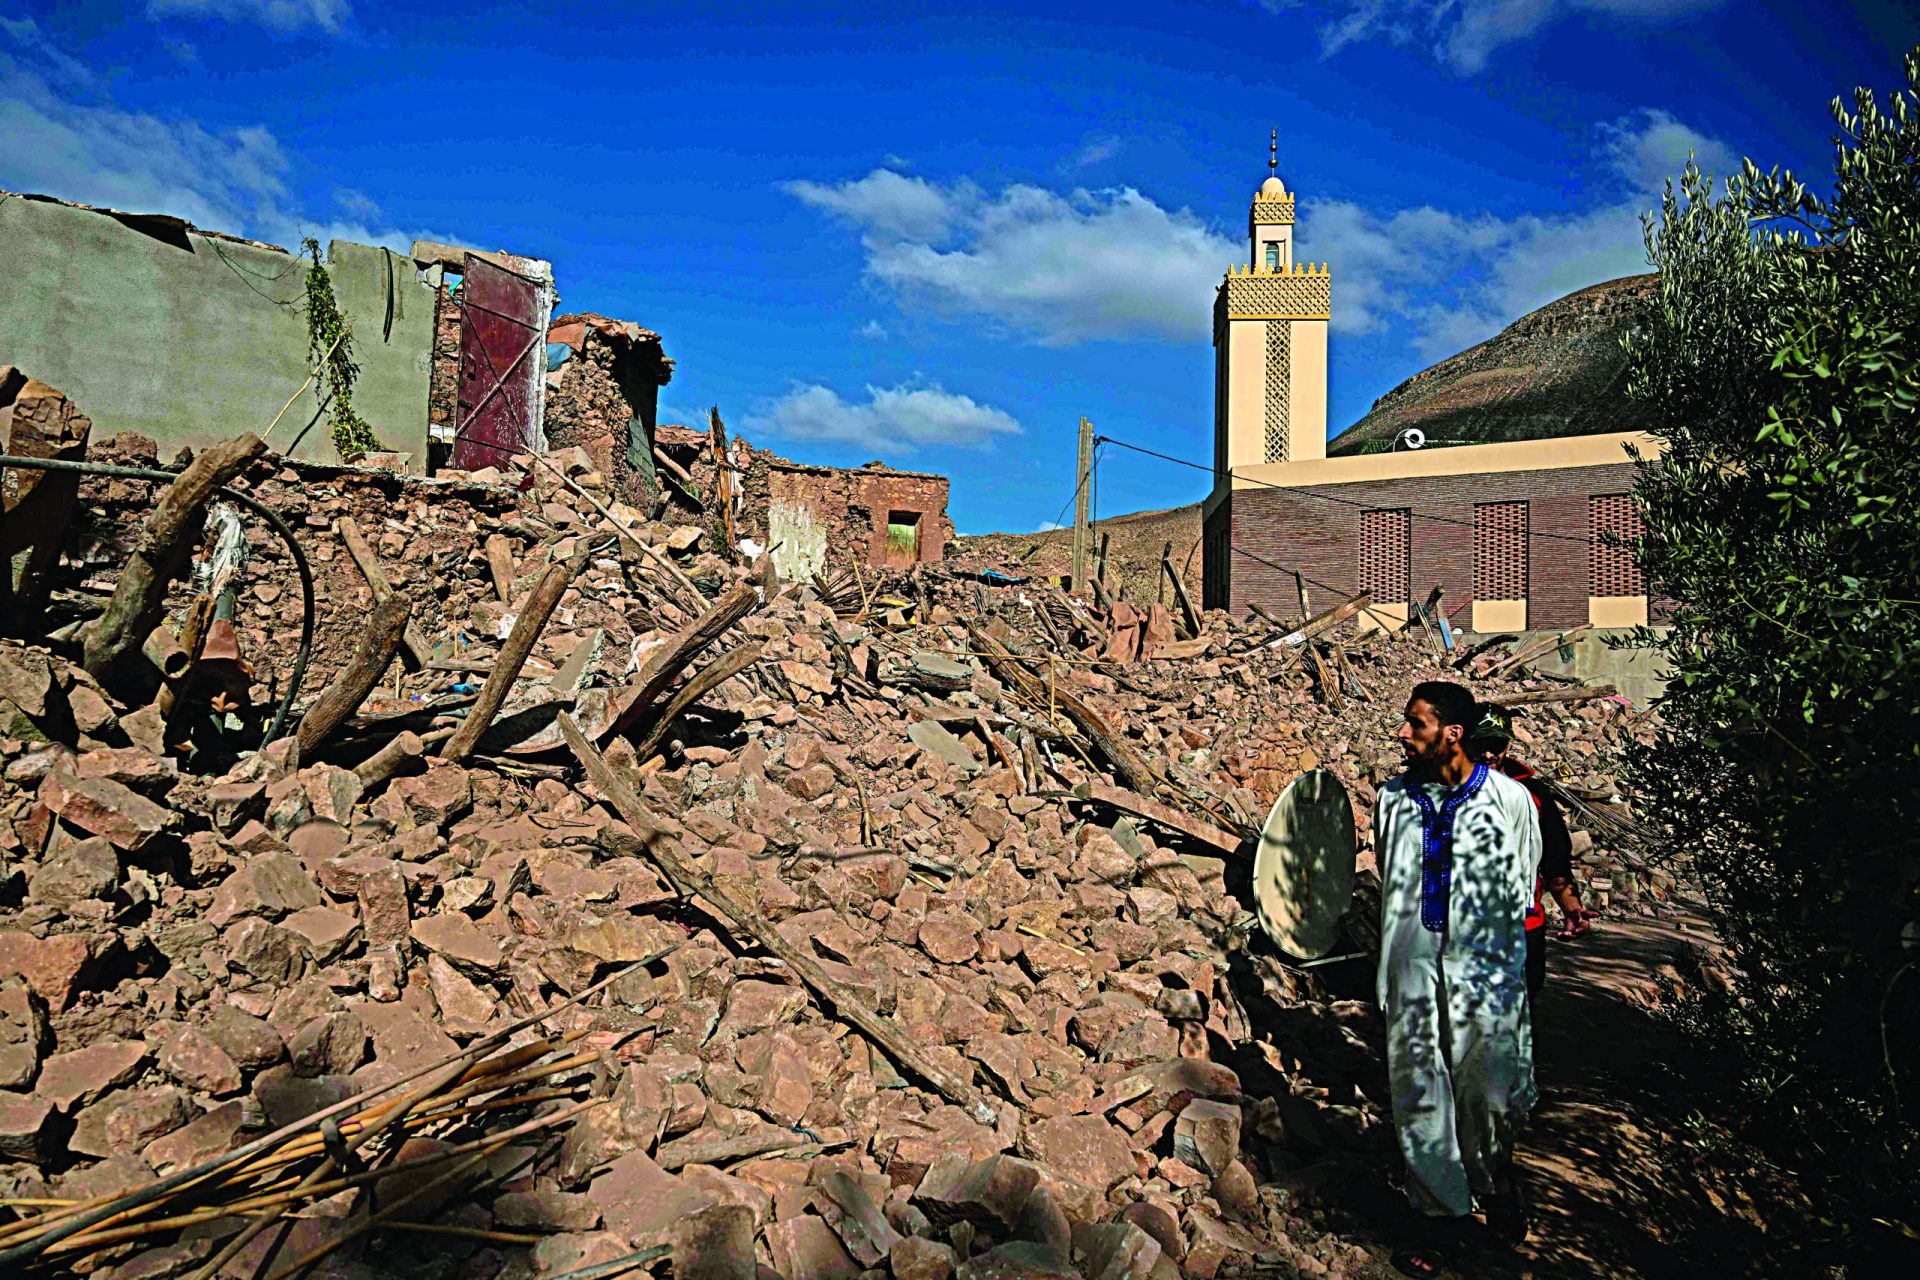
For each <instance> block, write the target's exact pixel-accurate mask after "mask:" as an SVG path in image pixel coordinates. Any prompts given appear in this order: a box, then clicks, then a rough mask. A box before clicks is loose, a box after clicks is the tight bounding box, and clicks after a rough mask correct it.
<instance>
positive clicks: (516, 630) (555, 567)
mask: <svg viewBox="0 0 1920 1280" xmlns="http://www.w3.org/2000/svg"><path fill="white" fill-rule="evenodd" d="M583 541H584V539H583ZM586 563H587V550H586V548H585V547H582V548H581V549H580V550H578V551H576V552H574V553H573V558H572V559H570V560H568V561H566V562H565V563H563V564H552V565H548V566H547V571H546V572H545V573H543V574H541V575H540V581H539V582H537V583H535V584H534V588H533V591H532V592H531V593H529V594H528V596H527V598H526V600H525V601H524V602H523V603H522V604H521V606H520V616H519V617H517V618H515V619H514V623H513V631H512V632H511V633H510V634H509V635H508V636H507V643H506V645H505V646H504V647H503V648H502V649H501V650H500V656H499V657H498V658H496V659H494V663H493V671H492V672H491V673H490V674H489V675H488V676H487V682H486V683H485V684H484V685H482V686H480V697H479V699H478V700H477V701H476V702H475V703H474V704H473V709H472V710H471V711H469V712H467V719H466V722H465V723H463V724H462V725H461V726H460V729H459V731H458V732H456V733H455V734H454V735H453V737H451V738H449V739H448V740H447V745H446V746H445V747H444V748H443V749H442V750H441V752H440V754H441V755H443V756H445V757H446V758H447V759H449V760H465V759H466V758H467V757H468V756H470V755H472V754H473V749H474V748H475V747H477V746H479V745H480V736H481V735H482V734H484V733H485V732H486V731H487V729H488V728H489V727H490V726H491V725H492V724H493V718H494V717H495V716H497V715H499V714H500V705H501V704H502V703H503V702H505V701H506V700H507V693H508V692H509V691H510V690H511V689H512V688H513V682H514V681H515V680H518V679H519V678H520V668H521V667H523V666H525V665H526V662H527V655H528V654H530V653H532V652H533V645H534V641H536V640H538V639H539V638H540V633H541V631H543V630H545V629H546V625H547V619H548V618H550V617H551V616H553V610H554V606H556V605H558V604H559V603H560V597H561V596H562V595H563V594H565V592H566V589H567V587H568V586H569V585H570V584H571V583H572V582H573V579H574V576H575V575H576V574H578V573H579V572H580V570H581V569H583V568H585V567H586Z"/></svg>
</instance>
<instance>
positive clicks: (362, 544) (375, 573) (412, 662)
mask: <svg viewBox="0 0 1920 1280" xmlns="http://www.w3.org/2000/svg"><path fill="white" fill-rule="evenodd" d="M334 531H335V532H336V533H338V534H339V535H340V541H341V542H342V543H343V544H344V545H345V546H346V548H347V555H349V556H350V557H352V559H353V563H354V564H355V565H356V566H357V567H358V568H359V570H360V576H361V577H363V578H365V579H366V580H367V588H368V589H369V590H370V591H372V592H373V603H374V604H375V605H378V604H380V603H381V602H382V601H383V600H385V599H386V598H387V597H388V596H391V595H392V594H393V584H392V583H390V582H388V581H387V575H386V573H385V572H384V571H382V570H381V568H380V557H379V556H376V555H375V554H373V548H372V547H371V546H370V545H368V543H367V539H366V535H364V534H362V533H361V532H360V526H359V524H357V523H356V522H355V521H354V518H353V517H352V516H341V517H340V518H339V519H338V520H336V521H334ZM400 644H401V652H402V654H403V655H404V657H405V661H406V664H407V670H409V671H419V670H420V669H422V668H423V667H425V666H426V665H427V664H428V663H429V662H431V661H433V646H432V645H430V644H428V643H427V638H426V637H425V636H423V635H421V634H420V628H418V627H416V626H414V625H413V619H412V618H411V617H409V618H408V619H407V629H406V631H405V633H404V634H402V635H401V637H400Z"/></svg>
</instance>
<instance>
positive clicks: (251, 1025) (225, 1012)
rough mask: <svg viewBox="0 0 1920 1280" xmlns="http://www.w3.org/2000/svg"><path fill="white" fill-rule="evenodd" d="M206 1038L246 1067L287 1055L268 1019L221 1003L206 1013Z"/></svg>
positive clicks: (270, 1062)
mask: <svg viewBox="0 0 1920 1280" xmlns="http://www.w3.org/2000/svg"><path fill="white" fill-rule="evenodd" d="M203 1029H204V1030H205V1031H206V1033H207V1038H208V1039H209V1040H212V1041H213V1042H214V1043H215V1044H216V1045H218V1046H220V1048H221V1050H222V1051H223V1052H225V1054H226V1055H227V1056H228V1057H229V1058H232V1059H233V1060H234V1061H235V1062H237V1063H238V1064H240V1065H241V1066H242V1067H245V1068H246V1069H247V1070H249V1071H258V1070H260V1069H261V1068H262V1067H270V1066H272V1065H273V1064H274V1063H276V1062H279V1061H280V1060H281V1059H282V1058H284V1057H286V1056H287V1046H286V1043H285V1041H283V1040H282V1039H281V1038H280V1033H279V1032H278V1031H276V1030H274V1029H273V1026H272V1024H271V1023H268V1022H266V1021H264V1020H262V1019H260V1018H256V1017H254V1016H252V1015H251V1014H248V1013H245V1012H243V1011H241V1010H239V1009H236V1008H234V1007H233V1006H232V1005H230V1004H223V1005H221V1006H219V1007H218V1008H216V1009H214V1011H213V1012H212V1013H211V1014H209V1015H208V1017H207V1022H206V1026H205V1027H204V1028H203Z"/></svg>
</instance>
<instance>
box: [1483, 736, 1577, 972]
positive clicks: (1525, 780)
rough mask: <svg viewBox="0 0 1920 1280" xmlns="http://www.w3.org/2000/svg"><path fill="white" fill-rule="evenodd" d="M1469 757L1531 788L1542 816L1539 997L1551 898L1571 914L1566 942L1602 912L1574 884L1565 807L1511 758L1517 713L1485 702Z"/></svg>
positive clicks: (1531, 932)
mask: <svg viewBox="0 0 1920 1280" xmlns="http://www.w3.org/2000/svg"><path fill="white" fill-rule="evenodd" d="M1466 746H1467V754H1468V755H1469V756H1471V757H1472V758H1473V759H1475V760H1481V761H1485V762H1486V763H1487V764H1489V765H1491V766H1493V767H1494V768H1496V769H1498V770H1500V772H1502V773H1504V774H1506V775H1507V776H1508V777H1509V778H1512V779H1513V780H1514V781H1515V782H1517V783H1519V784H1520V785H1521V786H1523V787H1525V788H1526V789H1527V794H1529V795H1531V796H1532V797H1533V803H1534V807H1535V808H1536V809H1538V810H1539V812H1540V875H1539V877H1538V879H1536V880H1535V881H1534V888H1533V904H1532V905H1531V906H1529V907H1528V908H1527V995H1528V997H1529V998H1534V997H1537V996H1538V995H1539V992H1540V986H1541V984H1542V983H1544V982H1545V981H1546V979H1547V909H1546V905H1545V902H1544V897H1545V894H1548V893H1551V894H1552V895H1553V897H1554V900H1555V901H1556V902H1558V903H1559V904H1560V909H1561V911H1563V912H1564V913H1566V917H1567V924H1566V928H1564V929H1562V930H1561V931H1560V936H1561V937H1562V938H1563V939H1566V940H1569V941H1571V940H1572V939H1575V938H1579V937H1582V936H1584V935H1585V934H1586V933H1587V931H1588V930H1589V929H1590V928H1592V927H1593V926H1592V920H1593V917H1594V916H1595V915H1596V914H1598V913H1596V912H1593V911H1589V910H1587V909H1586V908H1585V907H1583V906H1581V905H1580V894H1579V891H1578V890H1576V889H1575V888H1574V883H1573V837H1572V836H1571V835H1570V834H1569V833H1568V831H1567V820H1566V818H1565V816H1563V815H1562V814H1561V812H1560V804H1559V802H1558V801H1556V800H1555V799H1554V798H1553V794H1552V793H1551V792H1549V791H1548V790H1547V788H1546V786H1545V785H1544V782H1543V780H1542V779H1541V777H1540V775H1539V774H1537V773H1535V772H1534V771H1533V770H1532V769H1530V768H1528V767H1527V766H1526V764H1525V763H1523V762H1522V761H1520V760H1516V759H1515V758H1514V757H1513V756H1512V755H1510V754H1509V751H1510V749H1511V748H1512V746H1513V713H1512V712H1511V711H1509V710H1507V709H1506V708H1505V707H1502V706H1499V705H1498V704H1496V703H1491V702H1483V703H1481V704H1480V712H1479V716H1478V719H1477V720H1476V722H1475V724H1474V727H1473V731H1472V732H1471V733H1469V734H1468V735H1467V743H1466Z"/></svg>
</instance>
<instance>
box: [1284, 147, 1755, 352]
mask: <svg viewBox="0 0 1920 1280" xmlns="http://www.w3.org/2000/svg"><path fill="white" fill-rule="evenodd" d="M1596 133H1597V135H1598V139H1599V146H1598V148H1597V155H1598V158H1599V159H1600V161H1601V162H1602V163H1603V164H1604V165H1605V167H1606V171H1607V174H1608V175H1609V176H1610V177H1612V178H1613V179H1614V180H1615V181H1614V184H1613V187H1614V189H1613V194H1612V195H1611V196H1609V198H1608V199H1607V200H1606V202H1605V203H1604V204H1602V205H1601V206H1600V207H1598V208H1595V209H1590V210H1587V211H1585V212H1580V213H1569V214H1560V215H1541V214H1524V215H1520V216H1517V217H1512V218H1500V217H1495V216H1493V215H1491V214H1484V213H1483V214H1461V213H1456V212H1451V211H1448V210H1443V209H1436V208H1434V207H1432V206H1430V205H1426V206H1421V207H1419V208H1415V209H1403V210H1400V211H1398V212H1394V213H1391V214H1381V213H1376V212H1373V211H1371V210H1368V209H1365V208H1362V207H1361V206H1359V205H1356V204H1353V203H1350V202H1347V201H1341V200H1317V201H1312V202H1310V203H1308V204H1306V205H1304V206H1303V208H1302V212H1301V226H1300V242H1301V244H1300V251H1301V257H1302V258H1303V259H1307V260H1312V261H1316V262H1317V261H1327V262H1329V263H1331V264H1332V267H1333V275H1334V285H1333V287H1334V311H1333V317H1334V318H1333V328H1334V330H1335V331H1336V332H1345V333H1368V332H1375V331H1379V330H1383V329H1387V328H1389V327H1393V326H1399V325H1410V326H1411V329H1412V335H1413V336H1412V342H1413V345H1414V347H1415V349H1416V350H1417V351H1418V352H1419V353H1420V354H1421V355H1422V356H1423V357H1425V358H1427V359H1441V358H1444V357H1446V356H1449V355H1452V354H1453V353H1455V352H1457V351H1460V350H1462V349H1464V348H1466V347H1469V346H1472V345H1473V344H1474V343H1476V342H1480V341H1482V340H1484V339H1486V338H1488V337H1491V336H1492V335H1493V334H1494V333H1496V332H1498V331H1499V330H1500V329H1501V327H1503V326H1504V325H1507V324H1510V323H1512V321H1514V320H1515V319H1517V318H1518V317H1519V316H1521V315H1523V314H1525V313H1526V312H1528V311H1531V310H1533V309H1534V308H1535V307H1540V306H1544V305H1545V304H1547V303H1549V302H1552V301H1553V300H1554V299H1556V298H1560V297H1564V296H1565V295H1566V294H1568V293H1571V292H1573V291H1574V290H1576V289H1581V288H1584V287H1586V286H1587V285H1591V284H1598V283H1599V282H1601V281H1603V280H1611V279H1616V278H1618V277H1620V276H1625V275H1635V274H1638V273H1640V272H1643V271H1646V270H1648V267H1647V260H1646V249H1645V246H1644V244H1643V242H1642V240H1641V231H1640V213H1641V211H1642V210H1643V209H1646V208H1648V207H1649V206H1650V205H1651V203H1652V201H1653V198H1654V194H1655V193H1656V192H1657V191H1658V189H1659V184H1660V182H1661V181H1662V180H1663V179H1664V178H1666V177H1667V176H1669V175H1671V174H1674V173H1677V172H1678V171H1679V168H1680V166H1681V165H1682V164H1684V163H1685V161H1686V155H1687V153H1688V152H1689V151H1691V152H1693V153H1694V154H1696V155H1697V156H1699V157H1701V160H1702V163H1703V166H1704V167H1707V168H1710V169H1712V168H1716V167H1717V168H1718V171H1720V172H1727V171H1728V166H1730V165H1731V164H1733V163H1734V161H1733V157H1734V155H1735V154H1736V153H1735V152H1734V151H1733V149H1732V148H1730V147H1729V146H1727V145H1726V144H1725V143H1723V142H1721V141H1720V140H1718V139H1716V138H1713V137H1711V136H1709V135H1706V134H1703V133H1700V132H1698V131H1697V130H1694V129H1692V128H1690V127H1688V126H1687V125H1685V124H1683V123H1681V122H1680V121H1678V120H1676V119H1675V118H1674V117H1673V116H1671V115H1670V114H1668V113H1666V112H1664V111H1657V110H1643V111H1638V112H1634V113H1633V114H1631V115H1629V116H1626V117H1623V118H1622V119H1620V120H1616V121H1613V122H1611V123H1609V124H1605V125H1602V126H1600V127H1599V128H1598V129H1597V130H1596ZM1709 161H1711V163H1708V162H1709Z"/></svg>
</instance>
